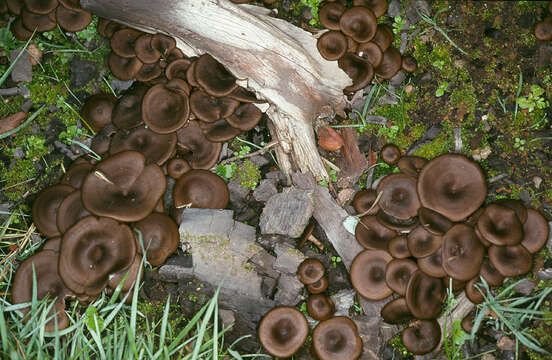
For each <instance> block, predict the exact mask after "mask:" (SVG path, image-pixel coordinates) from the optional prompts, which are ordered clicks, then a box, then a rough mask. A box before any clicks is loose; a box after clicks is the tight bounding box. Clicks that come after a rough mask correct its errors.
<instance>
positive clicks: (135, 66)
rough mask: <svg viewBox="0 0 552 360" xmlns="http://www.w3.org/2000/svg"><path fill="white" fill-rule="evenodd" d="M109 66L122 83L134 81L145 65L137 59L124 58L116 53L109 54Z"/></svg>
mask: <svg viewBox="0 0 552 360" xmlns="http://www.w3.org/2000/svg"><path fill="white" fill-rule="evenodd" d="M107 64H108V66H109V70H111V72H112V73H113V76H115V77H116V78H117V79H119V80H122V81H127V80H131V79H133V78H134V77H135V76H136V74H138V72H139V71H140V69H141V68H142V66H143V65H144V64H143V63H142V62H141V61H140V60H138V58H137V57H133V58H123V57H120V56H119V55H117V54H115V53H114V52H112V53H110V54H109V56H108V58H107Z"/></svg>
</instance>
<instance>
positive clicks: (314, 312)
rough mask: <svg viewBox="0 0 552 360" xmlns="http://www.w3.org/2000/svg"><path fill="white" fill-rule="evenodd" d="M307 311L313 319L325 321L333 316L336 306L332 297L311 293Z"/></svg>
mask: <svg viewBox="0 0 552 360" xmlns="http://www.w3.org/2000/svg"><path fill="white" fill-rule="evenodd" d="M307 311H308V313H309V315H310V316H311V317H312V318H313V319H315V320H318V321H324V320H328V319H329V318H331V317H332V316H333V314H334V312H335V306H334V303H333V301H332V299H330V298H329V297H327V296H325V295H310V296H309V297H308V298H307Z"/></svg>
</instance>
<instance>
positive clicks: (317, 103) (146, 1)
mask: <svg viewBox="0 0 552 360" xmlns="http://www.w3.org/2000/svg"><path fill="white" fill-rule="evenodd" d="M81 6H82V7H83V8H84V9H85V10H88V11H91V12H92V13H94V14H96V15H99V16H101V17H104V18H107V19H111V20H115V21H119V22H121V23H125V24H128V25H130V26H132V27H135V28H138V29H141V30H144V31H149V32H152V31H159V32H165V33H167V34H170V35H172V36H174V37H176V38H177V39H178V46H179V47H180V48H181V49H182V51H184V53H185V54H186V55H188V56H193V55H198V54H201V53H205V52H208V53H210V54H211V55H212V56H213V57H215V58H216V59H217V60H218V61H220V62H221V63H222V64H224V65H225V66H226V67H227V68H228V69H229V70H230V71H231V72H232V73H233V74H234V75H235V76H236V77H238V78H239V79H243V80H246V81H247V86H248V88H249V89H251V90H253V91H255V92H256V93H257V95H258V96H259V97H260V98H262V99H264V100H266V101H267V102H268V103H269V104H270V105H271V106H270V108H269V109H268V110H267V113H268V115H269V116H270V118H271V120H272V122H273V123H274V129H275V132H274V133H272V136H273V139H274V140H276V139H277V140H279V141H280V145H281V146H280V150H278V151H277V152H276V153H277V155H278V161H279V165H280V168H281V169H282V170H283V171H284V173H286V174H289V173H290V172H291V171H292V170H299V171H301V172H305V173H307V172H308V173H311V174H312V175H314V176H315V178H317V179H327V178H328V175H327V172H326V169H325V167H324V165H323V163H322V161H321V160H320V157H319V155H318V152H317V150H316V144H315V137H314V131H313V129H312V121H313V120H315V119H316V117H317V116H318V115H319V113H320V112H322V111H323V110H322V109H323V108H327V107H328V106H330V107H332V108H334V109H336V111H338V112H339V111H340V110H341V109H342V108H343V106H344V97H343V93H342V89H343V88H344V87H346V86H347V85H348V84H350V82H351V81H350V79H349V78H348V77H347V75H346V74H345V73H344V72H343V71H341V70H340V69H339V68H338V66H337V63H336V62H329V61H326V60H324V59H323V58H322V57H321V56H320V55H319V53H318V50H317V49H316V40H315V39H314V38H313V37H312V35H311V34H310V33H308V32H305V31H303V30H301V29H299V28H297V27H295V26H293V25H291V24H289V23H288V22H286V21H283V20H279V19H276V18H272V17H270V16H268V15H267V14H266V13H265V12H263V11H258V10H254V9H255V7H251V6H237V5H235V4H233V3H231V2H230V1H228V0H81Z"/></svg>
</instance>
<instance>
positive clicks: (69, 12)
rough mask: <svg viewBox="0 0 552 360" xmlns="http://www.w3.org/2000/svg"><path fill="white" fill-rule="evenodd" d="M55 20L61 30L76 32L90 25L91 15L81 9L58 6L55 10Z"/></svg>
mask: <svg viewBox="0 0 552 360" xmlns="http://www.w3.org/2000/svg"><path fill="white" fill-rule="evenodd" d="M56 20H57V23H58V24H59V26H60V27H61V28H62V29H64V30H66V31H70V32H77V31H81V30H83V29H85V28H86V27H87V26H88V25H90V23H91V22H92V14H90V13H89V12H88V11H84V10H82V9H75V8H68V7H66V6H63V5H61V4H60V5H59V6H58V7H57V9H56Z"/></svg>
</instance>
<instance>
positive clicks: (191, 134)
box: [176, 120, 222, 169]
mask: <svg viewBox="0 0 552 360" xmlns="http://www.w3.org/2000/svg"><path fill="white" fill-rule="evenodd" d="M176 136H177V138H178V144H177V147H178V148H177V152H178V154H179V155H180V156H181V157H182V158H183V159H184V160H186V161H188V163H189V164H190V166H191V167H192V168H193V169H210V168H212V167H213V166H215V165H216V163H217V162H218V159H219V156H220V152H221V151H222V143H219V142H212V141H209V140H207V138H205V136H204V135H203V132H202V131H201V128H200V126H199V122H198V121H195V120H192V121H189V122H188V124H187V125H186V126H184V127H182V128H180V130H178V131H177V133H176Z"/></svg>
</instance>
